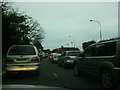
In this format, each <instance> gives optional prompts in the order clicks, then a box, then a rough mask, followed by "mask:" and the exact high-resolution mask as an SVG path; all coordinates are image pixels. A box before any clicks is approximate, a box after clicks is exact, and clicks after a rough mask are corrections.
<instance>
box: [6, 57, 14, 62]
mask: <svg viewBox="0 0 120 90" xmlns="http://www.w3.org/2000/svg"><path fill="white" fill-rule="evenodd" d="M5 62H6V63H12V62H13V60H12V59H11V58H7V59H6V60H5Z"/></svg>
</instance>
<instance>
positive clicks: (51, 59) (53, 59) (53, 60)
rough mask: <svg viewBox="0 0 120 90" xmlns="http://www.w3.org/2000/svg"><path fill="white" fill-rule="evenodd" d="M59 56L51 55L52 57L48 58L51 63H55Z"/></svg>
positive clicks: (57, 54) (56, 54)
mask: <svg viewBox="0 0 120 90" xmlns="http://www.w3.org/2000/svg"><path fill="white" fill-rule="evenodd" d="M60 55H61V54H60V53H52V55H51V56H50V57H49V61H51V62H52V63H56V62H57V61H58V57H59V56H60Z"/></svg>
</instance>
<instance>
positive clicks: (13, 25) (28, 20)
mask: <svg viewBox="0 0 120 90" xmlns="http://www.w3.org/2000/svg"><path fill="white" fill-rule="evenodd" d="M1 7H2V39H3V40H2V41H3V42H2V44H3V53H6V51H7V50H8V49H9V47H10V46H11V45H13V44H14V45H15V44H30V42H35V41H39V42H41V40H42V39H43V38H44V36H43V34H44V31H43V29H42V27H41V26H40V24H39V23H38V22H37V21H34V20H33V19H32V17H30V16H28V15H26V14H24V13H21V12H20V10H19V9H14V8H13V7H12V6H11V3H10V2H2V4H1Z"/></svg>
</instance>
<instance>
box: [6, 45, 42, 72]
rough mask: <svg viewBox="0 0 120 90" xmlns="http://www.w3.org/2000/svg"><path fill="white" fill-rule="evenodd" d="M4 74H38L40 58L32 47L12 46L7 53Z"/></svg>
mask: <svg viewBox="0 0 120 90" xmlns="http://www.w3.org/2000/svg"><path fill="white" fill-rule="evenodd" d="M5 62H6V64H5V66H6V73H8V72H14V71H15V72H19V71H35V72H37V73H38V74H39V70H40V58H39V56H38V50H37V48H36V47H35V46H33V45H13V46H12V47H10V49H9V50H8V52H7V56H6V60H5Z"/></svg>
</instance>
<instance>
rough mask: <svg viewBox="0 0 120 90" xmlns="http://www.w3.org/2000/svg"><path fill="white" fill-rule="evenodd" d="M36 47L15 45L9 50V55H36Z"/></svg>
mask: <svg viewBox="0 0 120 90" xmlns="http://www.w3.org/2000/svg"><path fill="white" fill-rule="evenodd" d="M35 54H36V53H35V50H34V47H31V46H14V47H12V48H11V49H10V51H9V52H8V55H35Z"/></svg>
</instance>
